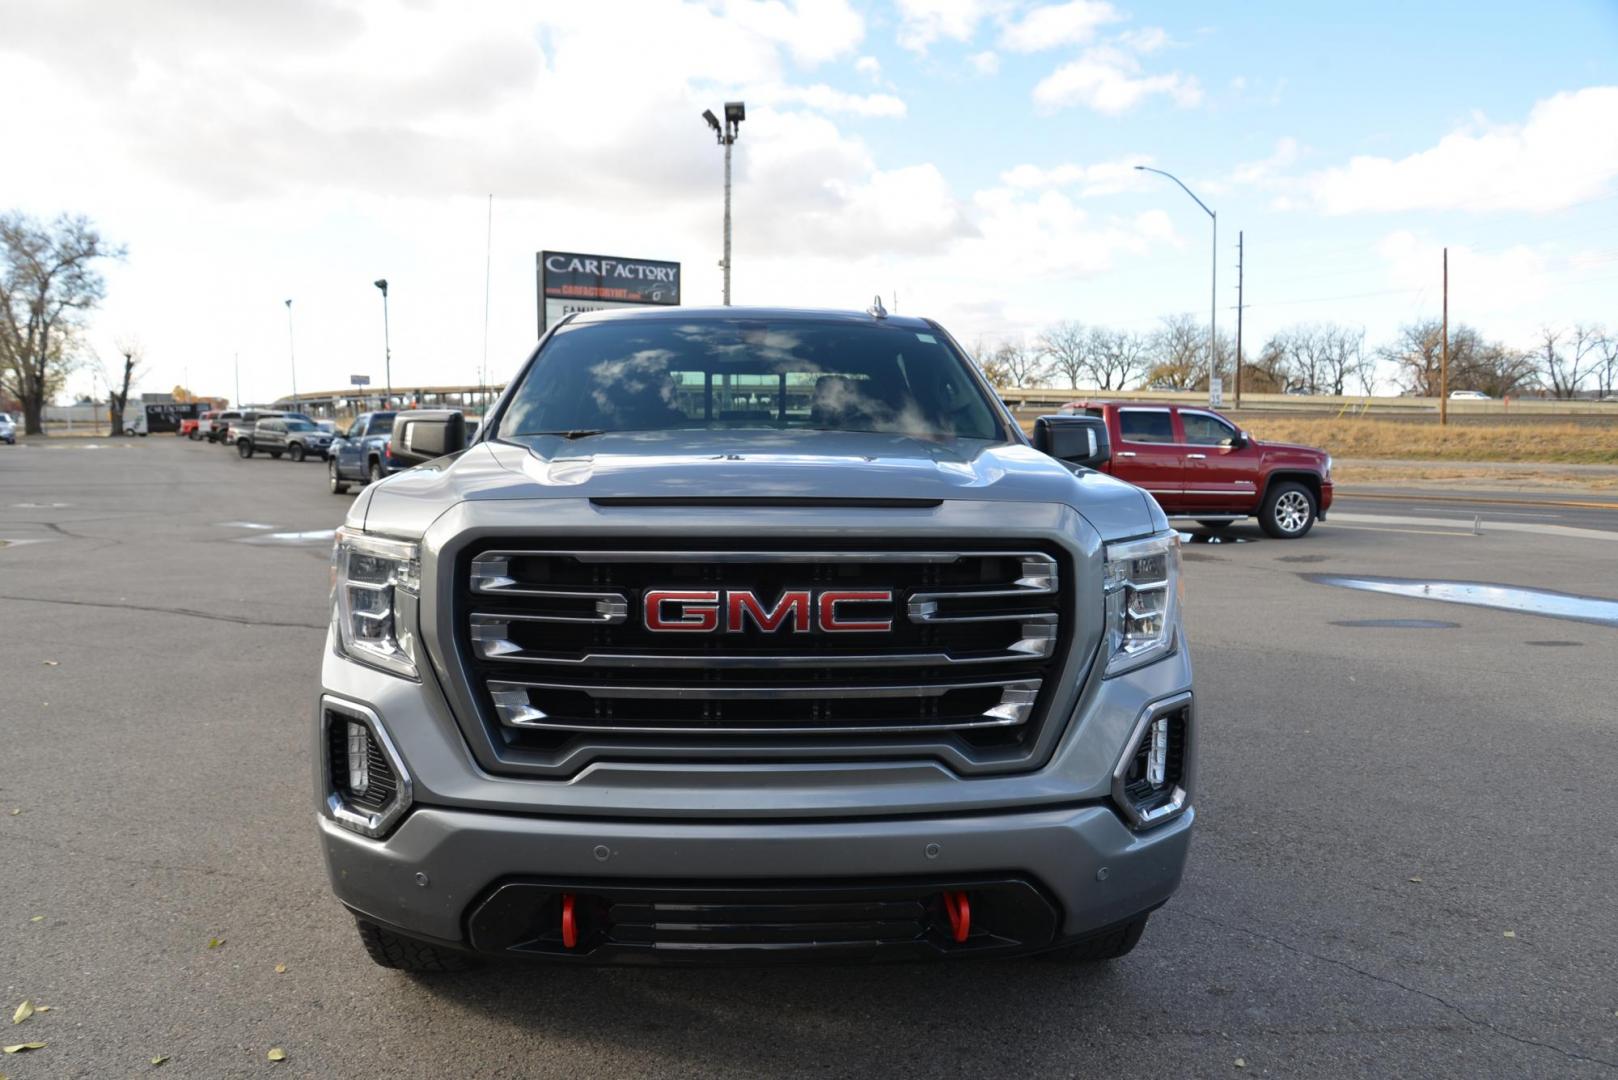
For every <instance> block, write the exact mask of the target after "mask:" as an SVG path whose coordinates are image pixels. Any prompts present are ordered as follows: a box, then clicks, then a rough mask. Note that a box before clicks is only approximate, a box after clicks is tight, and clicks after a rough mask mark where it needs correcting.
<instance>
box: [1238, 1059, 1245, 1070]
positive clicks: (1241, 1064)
mask: <svg viewBox="0 0 1618 1080" xmlns="http://www.w3.org/2000/svg"><path fill="white" fill-rule="evenodd" d="M1236 1067H1237V1068H1238V1069H1245V1068H1247V1059H1246V1058H1237V1059H1236Z"/></svg>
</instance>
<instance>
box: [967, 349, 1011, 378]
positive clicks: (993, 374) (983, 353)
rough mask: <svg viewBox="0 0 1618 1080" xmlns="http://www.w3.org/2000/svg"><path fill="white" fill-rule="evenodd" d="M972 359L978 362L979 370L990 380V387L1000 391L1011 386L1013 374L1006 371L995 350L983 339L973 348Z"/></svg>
mask: <svg viewBox="0 0 1618 1080" xmlns="http://www.w3.org/2000/svg"><path fill="white" fill-rule="evenodd" d="M972 359H974V360H976V361H977V365H978V368H979V370H981V371H982V372H983V377H984V378H985V379H987V380H989V385H990V386H993V387H995V388H996V389H998V388H1000V387H1002V386H1009V385H1011V372H1009V371H1007V370H1006V367H1005V365H1004V364H1002V363H1001V362H1000V360H999V359H998V357H997V356H996V355H995V352H994V350H993V349H991V348H990V347H989V344H988V342H986V341H984V340H983V339H982V338H978V339H977V341H976V343H974V344H973V346H972Z"/></svg>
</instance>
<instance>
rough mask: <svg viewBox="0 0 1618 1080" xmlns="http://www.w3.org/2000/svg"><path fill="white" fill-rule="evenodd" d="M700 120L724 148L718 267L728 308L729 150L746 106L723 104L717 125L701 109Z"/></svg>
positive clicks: (710, 111) (733, 102)
mask: <svg viewBox="0 0 1618 1080" xmlns="http://www.w3.org/2000/svg"><path fill="white" fill-rule="evenodd" d="M702 118H703V119H704V120H706V121H708V126H709V127H711V128H713V130H714V134H715V135H716V136H718V138H719V145H720V146H723V147H724V148H725V257H724V258H723V259H721V260H719V265H720V266H721V267H723V268H724V270H725V306H726V307H729V306H730V148H731V147H732V146H734V145H735V143H736V138H737V136H738V135H739V134H740V131H739V130H738V129H739V128H740V127H741V125H742V121H743V120H746V119H747V106H746V105H744V104H742V103H741V102H740V101H727V102H725V122H724V124H723V125H721V124H720V123H719V117H717V116H715V115H714V114H713V110H712V109H703V110H702Z"/></svg>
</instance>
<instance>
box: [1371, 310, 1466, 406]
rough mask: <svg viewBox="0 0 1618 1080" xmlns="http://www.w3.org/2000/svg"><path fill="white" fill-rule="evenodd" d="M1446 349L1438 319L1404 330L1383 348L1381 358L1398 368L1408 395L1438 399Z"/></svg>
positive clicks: (1403, 327) (1402, 328)
mask: <svg viewBox="0 0 1618 1080" xmlns="http://www.w3.org/2000/svg"><path fill="white" fill-rule="evenodd" d="M1457 336H1459V335H1458V334H1457ZM1442 349H1443V324H1442V323H1440V322H1439V321H1438V320H1437V319H1425V320H1422V321H1419V322H1413V323H1408V324H1406V325H1405V326H1402V327H1400V329H1399V336H1398V337H1397V338H1395V339H1394V340H1393V341H1391V342H1389V343H1388V344H1387V345H1384V346H1382V348H1381V349H1380V350H1379V355H1380V356H1381V357H1382V359H1384V360H1386V361H1387V362H1388V363H1390V364H1392V365H1393V366H1394V369H1395V371H1396V372H1397V375H1396V378H1397V380H1398V383H1399V386H1400V388H1401V389H1402V390H1403V391H1404V392H1405V393H1407V394H1414V395H1415V396H1416V397H1437V396H1438V383H1439V359H1440V353H1441V351H1442Z"/></svg>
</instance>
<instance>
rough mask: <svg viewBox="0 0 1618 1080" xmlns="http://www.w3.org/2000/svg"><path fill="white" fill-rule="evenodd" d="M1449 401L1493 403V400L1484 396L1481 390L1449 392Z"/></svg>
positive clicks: (1486, 395)
mask: <svg viewBox="0 0 1618 1080" xmlns="http://www.w3.org/2000/svg"><path fill="white" fill-rule="evenodd" d="M1449 399H1450V400H1451V401H1493V400H1494V399H1493V398H1491V397H1490V396H1489V395H1488V394H1485V393H1484V392H1483V391H1482V390H1451V391H1450V392H1449Z"/></svg>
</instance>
